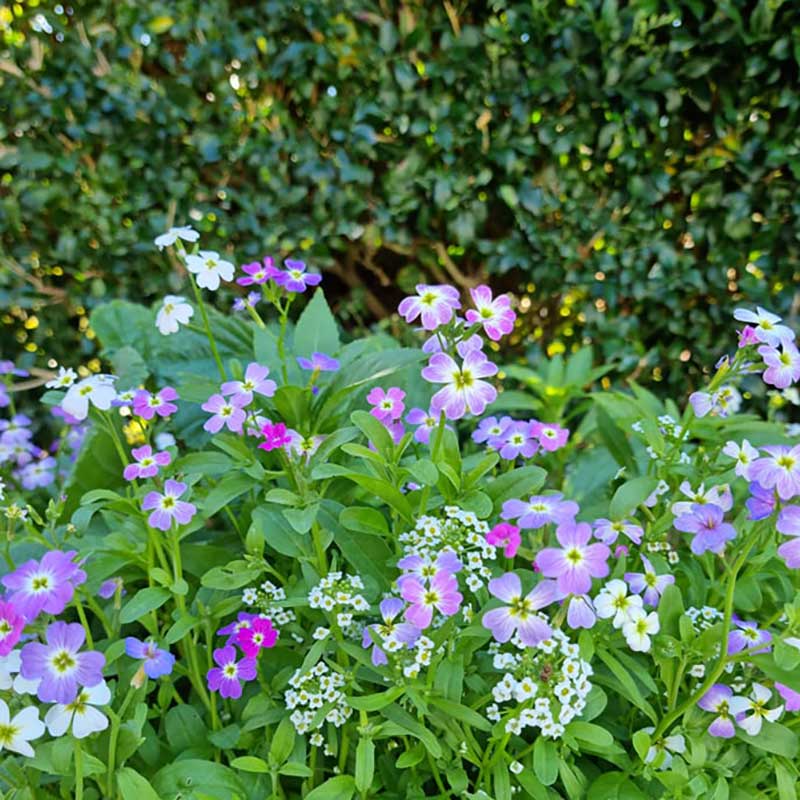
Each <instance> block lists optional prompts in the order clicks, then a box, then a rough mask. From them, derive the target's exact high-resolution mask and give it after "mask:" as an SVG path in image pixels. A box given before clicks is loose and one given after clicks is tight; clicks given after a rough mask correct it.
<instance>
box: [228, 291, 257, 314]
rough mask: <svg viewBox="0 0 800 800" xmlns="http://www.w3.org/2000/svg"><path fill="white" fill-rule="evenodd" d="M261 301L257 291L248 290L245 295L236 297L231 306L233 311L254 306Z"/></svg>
mask: <svg viewBox="0 0 800 800" xmlns="http://www.w3.org/2000/svg"><path fill="white" fill-rule="evenodd" d="M260 302H261V295H260V294H259V293H258V292H248V293H247V295H246V296H245V297H237V298H236V299H235V300H234V301H233V304H232V305H231V308H232V309H233V310H234V311H244V310H245V309H246V308H255V307H256V306H257V305H258V304H259V303H260Z"/></svg>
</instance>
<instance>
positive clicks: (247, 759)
mask: <svg viewBox="0 0 800 800" xmlns="http://www.w3.org/2000/svg"><path fill="white" fill-rule="evenodd" d="M231 766H232V767H233V768H234V769H240V770H242V771H243V772H261V773H267V774H268V773H269V771H270V769H269V764H267V762H266V761H264V759H263V758H256V756H239V757H238V758H234V759H233V761H231Z"/></svg>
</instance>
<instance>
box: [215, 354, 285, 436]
mask: <svg viewBox="0 0 800 800" xmlns="http://www.w3.org/2000/svg"><path fill="white" fill-rule="evenodd" d="M267 375H269V367H262V366H261V364H256V363H255V362H251V363H250V364H248V365H247V369H246V370H245V373H244V380H242V381H226V382H225V383H223V384H222V388H221V389H220V391H221V392H222V394H223V395H224V396H225V397H228V395H231V402H233V401H234V400H235V399H237V398H239V399H240V400H242V406H249V405H250V403H252V402H253V393H254V392H255V394H260V395H262V396H263V397H272V395H274V394H275V390H276V389H277V388H278V385H277V384H276V383H275V381H272V380H269V379H268V378H267ZM203 408H204V410H206V411H210V410H211V409H208V408H205V406H203ZM229 427H230V426H229ZM217 430H219V428H218V429H217ZM215 432H216V431H215Z"/></svg>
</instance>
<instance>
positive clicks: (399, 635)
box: [361, 597, 420, 667]
mask: <svg viewBox="0 0 800 800" xmlns="http://www.w3.org/2000/svg"><path fill="white" fill-rule="evenodd" d="M404 607H405V603H404V602H403V601H402V600H400V599H399V598H397V597H387V598H386V599H384V600H381V604H380V606H378V610H379V611H380V614H381V619H382V622H378V623H375V624H374V625H367V626H366V627H365V628H364V632H363V634H362V637H361V646H362V647H364V648H367V647H372V654H371V655H372V663H373V664H374V665H375V666H376V667H379V666H382V665H384V664H386V663H388V659H387V657H386V652H390V653H393V652H395V651H396V650H401V649H402V648H403V647H411V646H413V644H414V642H416V641H417V639H419V635H420V631H419V628H417V627H415V626H414V625H412V624H411V623H410V622H395V620H396V619H397V617H398V616H399V615H400V614H401V613H402V611H403V608H404ZM384 651H386V652H384Z"/></svg>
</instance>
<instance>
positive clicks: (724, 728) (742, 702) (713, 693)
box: [697, 683, 750, 739]
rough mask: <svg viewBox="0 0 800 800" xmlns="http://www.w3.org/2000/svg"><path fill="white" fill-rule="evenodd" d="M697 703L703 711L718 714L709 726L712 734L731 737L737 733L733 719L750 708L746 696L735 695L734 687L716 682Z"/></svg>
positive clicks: (726, 737)
mask: <svg viewBox="0 0 800 800" xmlns="http://www.w3.org/2000/svg"><path fill="white" fill-rule="evenodd" d="M697 705H698V706H700V708H702V709H703V711H709V712H711V713H712V714H716V715H717V716H716V718H715V719H714V720H713V721H712V723H711V724H710V725H709V726H708V732H709V733H710V734H711V735H712V736H717V737H719V738H722V739H731V738H732V737H733V735H734V734H735V733H736V730H735V726H734V724H733V721H734V720H735V719H736V717H737V716H739V715H740V714H743V713H744V712H745V711H747V709H748V708H749V705H750V704H749V702H748V700H747V698H746V697H734V696H733V689H731V688H730V687H729V686H725V684H723V683H715V684H714V685H713V686H712V687H711V688H710V689H709V690H708V691H707V692H706V693H705V694H704V695H703V696H702V697H701V698H700V700H698V701H697Z"/></svg>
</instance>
